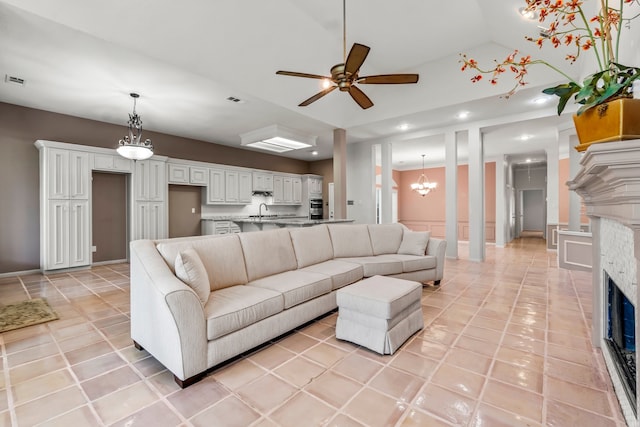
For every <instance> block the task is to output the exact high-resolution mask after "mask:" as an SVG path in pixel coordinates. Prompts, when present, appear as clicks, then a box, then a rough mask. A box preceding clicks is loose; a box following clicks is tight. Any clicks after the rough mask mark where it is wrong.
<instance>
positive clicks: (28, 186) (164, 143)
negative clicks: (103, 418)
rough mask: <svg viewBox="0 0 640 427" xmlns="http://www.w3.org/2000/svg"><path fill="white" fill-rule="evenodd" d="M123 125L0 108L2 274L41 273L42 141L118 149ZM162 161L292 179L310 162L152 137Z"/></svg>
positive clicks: (7, 106) (4, 105) (8, 106)
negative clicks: (284, 175) (285, 174)
mask: <svg viewBox="0 0 640 427" xmlns="http://www.w3.org/2000/svg"><path fill="white" fill-rule="evenodd" d="M125 119H126V117H123V123H122V125H113V124H109V123H103V122H98V121H94V120H86V119H81V118H78V117H72V116H67V115H63V114H56V113H50V112H46V111H42V110H35V109H31V108H25V107H19V106H16V105H11V104H7V103H0V274H2V273H10V272H19V271H26V270H35V269H39V268H40V234H39V233H40V213H39V200H38V193H39V182H38V179H39V172H38V171H39V167H38V150H37V148H36V147H35V146H34V145H33V143H34V142H35V141H36V140H38V139H45V140H51V141H60V142H67V143H71V144H82V145H90V146H96V147H105V148H115V146H116V144H117V141H118V140H119V139H120V138H122V136H123V135H124V134H125V133H126V131H127V128H126V123H125V122H126V120H125ZM144 136H145V137H147V138H151V139H152V140H153V145H154V147H155V151H156V153H157V154H159V155H164V156H169V157H174V158H179V159H187V160H199V161H204V162H211V163H219V164H227V165H234V166H245V167H250V168H260V169H267V170H274V171H282V172H290V173H309V172H310V164H309V162H305V161H301V160H294V159H288V158H285V157H280V156H273V155H269V154H263V153H257V152H252V151H247V150H241V149H238V148H234V147H228V146H223V145H217V144H211V143H208V142H204V141H196V140H192V139H186V138H180V137H176V136H172V135H166V134H161V133H156V132H151V131H145V135H144Z"/></svg>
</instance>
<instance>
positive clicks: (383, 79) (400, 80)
mask: <svg viewBox="0 0 640 427" xmlns="http://www.w3.org/2000/svg"><path fill="white" fill-rule="evenodd" d="M418 78H419V75H418V74H380V75H376V76H363V77H360V78H358V79H357V80H356V82H358V83H360V84H370V85H371V84H373V85H377V84H404V83H418Z"/></svg>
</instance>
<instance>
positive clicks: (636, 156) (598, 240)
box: [567, 140, 640, 426]
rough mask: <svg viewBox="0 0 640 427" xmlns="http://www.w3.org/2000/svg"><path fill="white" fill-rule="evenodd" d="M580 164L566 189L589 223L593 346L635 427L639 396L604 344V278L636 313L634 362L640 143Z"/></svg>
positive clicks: (588, 155) (608, 148) (609, 148)
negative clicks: (628, 390) (631, 390)
mask: <svg viewBox="0 0 640 427" xmlns="http://www.w3.org/2000/svg"><path fill="white" fill-rule="evenodd" d="M580 165H581V168H580V170H579V171H578V173H577V174H576V176H575V178H573V180H571V181H568V182H567V185H568V186H569V189H570V190H573V191H575V192H576V193H578V194H579V195H580V196H581V197H582V199H583V201H584V205H585V208H586V214H587V216H588V217H589V218H590V220H591V231H592V236H593V239H592V241H593V247H592V250H593V252H592V255H593V269H592V282H593V316H592V322H593V323H592V328H591V331H592V334H591V338H592V343H593V345H594V346H595V347H600V348H601V349H602V354H603V357H604V359H605V363H606V365H607V370H608V371H609V375H610V377H611V381H612V383H613V386H614V389H615V391H616V395H617V396H618V400H619V402H620V406H621V408H622V412H623V413H624V416H625V420H626V422H627V425H629V426H640V423H639V422H638V417H637V416H636V414H635V411H634V409H633V407H634V406H635V407H637V408H638V409H640V394H639V395H638V396H637V397H636V399H635V402H633V401H632V400H630V399H629V397H628V396H627V395H626V394H625V391H624V389H623V387H624V386H623V383H622V381H621V376H620V374H619V373H617V372H616V365H615V362H614V358H613V356H612V354H611V353H610V352H609V350H608V349H607V344H605V339H606V336H607V327H608V321H609V320H608V317H607V316H608V314H607V313H608V311H607V306H608V295H607V292H606V291H605V277H611V279H612V280H613V281H614V282H615V283H616V284H617V286H621V289H622V291H623V293H624V294H625V296H626V297H627V298H628V299H629V300H630V301H631V303H632V304H633V306H634V308H635V313H636V315H635V331H636V361H637V360H640V358H638V353H639V351H640V346H638V345H637V344H638V341H639V340H638V335H637V332H638V331H640V328H639V325H640V315H638V313H640V311H638V308H639V307H640V293H639V292H638V290H637V288H638V283H639V276H640V273H638V270H640V269H638V265H639V264H640V140H633V141H624V142H609V143H603V144H594V145H591V146H590V147H589V149H587V151H586V152H585V153H584V155H583V157H582V159H581V161H580ZM607 280H608V279H607ZM638 385H640V377H638V376H636V389H639V390H640V388H638Z"/></svg>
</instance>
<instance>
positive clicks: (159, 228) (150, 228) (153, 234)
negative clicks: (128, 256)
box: [145, 203, 166, 239]
mask: <svg viewBox="0 0 640 427" xmlns="http://www.w3.org/2000/svg"><path fill="white" fill-rule="evenodd" d="M148 214H149V216H148V218H147V220H148V224H147V227H146V231H147V235H146V236H145V239H163V238H165V237H166V236H165V233H164V203H149V208H148Z"/></svg>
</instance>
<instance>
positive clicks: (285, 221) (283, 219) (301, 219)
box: [201, 215, 353, 227]
mask: <svg viewBox="0 0 640 427" xmlns="http://www.w3.org/2000/svg"><path fill="white" fill-rule="evenodd" d="M201 220H202V221H233V222H238V223H257V224H275V225H283V226H286V225H293V226H295V225H297V226H301V227H303V226H308V225H316V224H337V223H344V222H353V220H352V219H309V218H308V217H306V216H286V215H285V216H275V215H274V216H268V215H263V216H262V218H258V217H254V216H251V217H246V216H242V217H240V216H210V217H203V218H201Z"/></svg>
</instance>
